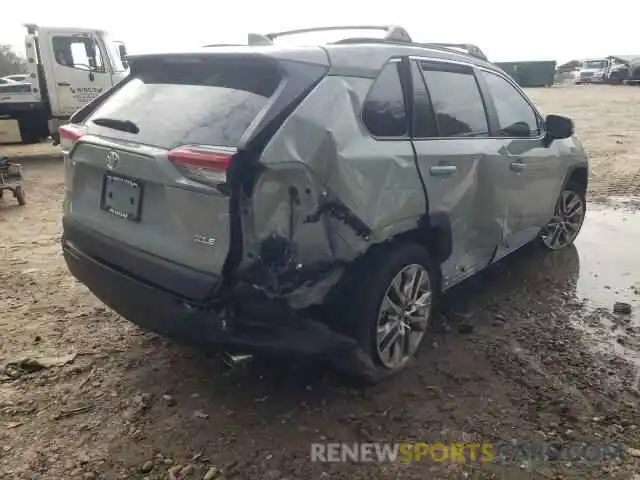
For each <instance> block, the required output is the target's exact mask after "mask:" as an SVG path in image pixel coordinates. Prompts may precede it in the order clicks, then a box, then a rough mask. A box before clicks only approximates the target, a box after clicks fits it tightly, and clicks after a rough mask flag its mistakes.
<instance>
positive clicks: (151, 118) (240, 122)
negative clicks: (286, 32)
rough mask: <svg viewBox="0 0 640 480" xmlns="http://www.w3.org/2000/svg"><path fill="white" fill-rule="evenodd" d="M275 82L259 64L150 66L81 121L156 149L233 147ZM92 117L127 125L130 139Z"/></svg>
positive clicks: (270, 69)
mask: <svg viewBox="0 0 640 480" xmlns="http://www.w3.org/2000/svg"><path fill="white" fill-rule="evenodd" d="M280 80H281V74H280V72H279V70H278V69H277V67H276V66H275V65H272V64H270V63H267V62H259V61H251V62H250V61H243V62H240V61H228V60H219V59H217V60H216V59H211V60H208V61H207V60H203V61H201V62H191V63H183V64H179V63H171V62H168V61H167V62H161V61H157V62H156V63H155V64H154V63H152V62H150V64H149V65H145V66H143V67H141V68H140V71H139V72H138V73H134V76H133V77H132V78H131V79H129V80H128V81H127V83H126V84H125V85H123V86H122V88H120V89H119V90H118V91H117V92H115V93H114V94H113V95H112V96H111V97H110V98H109V99H107V100H106V101H105V103H104V104H103V105H101V106H99V107H98V108H97V109H96V111H95V112H93V113H92V114H91V116H90V117H89V118H88V119H87V121H88V123H89V125H90V128H91V131H92V132H93V133H97V134H99V135H103V136H107V137H115V138H122V139H125V140H128V141H133V142H138V143H142V144H145V145H152V146H158V147H161V148H167V149H171V148H175V147H177V146H180V145H189V144H193V145H197V144H200V145H215V146H224V147H237V146H239V143H240V141H241V139H242V136H243V135H244V133H245V132H246V131H247V129H248V128H249V126H250V125H251V123H252V122H253V121H254V120H256V118H257V117H258V116H259V115H260V113H261V112H262V110H263V109H265V107H266V105H267V103H268V101H269V98H270V97H271V96H272V95H273V93H274V92H275V90H276V88H277V87H278V85H279V83H280ZM96 118H110V119H117V120H128V121H130V122H133V123H134V124H135V125H136V126H137V127H138V128H139V132H138V133H136V134H133V133H128V132H123V131H120V130H114V129H110V128H106V127H101V126H98V125H95V124H93V123H92V122H91V120H92V119H96Z"/></svg>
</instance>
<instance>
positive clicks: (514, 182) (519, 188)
mask: <svg viewBox="0 0 640 480" xmlns="http://www.w3.org/2000/svg"><path fill="white" fill-rule="evenodd" d="M478 75H479V79H480V81H481V82H482V84H483V85H484V86H485V88H486V89H487V91H488V93H489V95H487V98H488V99H489V103H490V105H491V107H492V108H491V111H492V112H493V114H494V115H495V121H496V123H497V125H496V132H495V134H496V135H497V137H498V138H500V139H502V140H500V142H501V146H500V148H499V150H498V152H497V158H496V161H497V163H498V164H500V163H501V164H502V165H503V167H502V171H503V175H502V176H503V180H502V181H503V182H504V185H503V186H504V189H503V190H504V192H505V194H506V196H505V200H506V201H505V205H506V207H508V208H507V214H506V223H505V225H507V226H508V228H507V229H506V231H505V234H506V235H505V239H504V240H505V245H504V247H505V248H504V253H505V254H506V253H508V252H509V251H512V250H514V249H517V248H519V247H521V246H522V245H524V244H525V243H528V242H530V241H531V240H533V239H534V238H535V237H536V236H537V235H538V233H539V231H540V229H541V228H542V227H543V226H544V225H546V223H547V222H548V221H549V219H550V218H551V216H552V215H553V209H554V206H555V203H556V200H557V196H556V192H558V191H559V189H560V183H561V181H562V175H561V173H562V165H561V161H560V157H559V155H558V152H557V149H556V148H555V147H554V146H553V145H552V146H551V147H545V146H544V143H543V137H544V132H543V130H542V121H541V116H540V114H538V113H537V112H536V111H535V109H534V108H533V107H532V105H531V104H530V103H529V102H528V101H527V99H526V98H525V97H524V96H523V95H522V94H521V93H520V91H519V89H518V88H516V87H515V85H513V83H512V82H511V81H510V80H508V79H507V78H506V77H503V76H502V75H499V74H497V73H494V72H490V71H487V70H478ZM505 172H506V173H505Z"/></svg>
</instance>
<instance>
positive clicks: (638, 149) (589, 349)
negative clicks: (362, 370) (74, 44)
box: [0, 86, 640, 480]
mask: <svg viewBox="0 0 640 480" xmlns="http://www.w3.org/2000/svg"><path fill="white" fill-rule="evenodd" d="M531 94H532V96H533V97H534V98H535V100H536V101H537V102H538V103H539V104H540V106H541V107H542V108H543V110H544V111H545V112H546V113H560V114H567V115H570V116H572V117H573V118H574V119H575V121H576V124H577V128H578V133H579V134H580V136H581V137H582V138H583V140H584V142H585V144H586V147H587V148H588V150H589V151H590V153H591V155H592V172H591V190H590V198H591V200H592V203H591V206H590V212H589V214H588V220H587V223H586V224H585V227H584V229H583V232H582V233H581V236H580V238H579V240H578V242H577V245H576V248H572V249H569V250H567V251H564V252H558V253H557V254H554V255H547V256H540V255H539V254H538V253H536V252H534V251H532V250H527V251H524V252H522V253H521V254H518V255H515V256H513V257H512V258H509V259H507V260H506V261H504V262H502V263H501V264H500V265H498V266H497V267H496V268H493V269H491V271H489V272H486V273H485V274H483V275H481V276H480V277H478V278H476V279H474V280H472V281H470V282H468V283H467V284H465V285H463V286H461V287H460V288H457V289H456V290H455V291H454V292H452V293H451V294H450V295H448V297H447V299H446V304H445V308H444V312H443V314H442V315H443V320H444V321H445V322H444V323H445V325H446V328H444V329H443V331H442V332H440V333H438V334H437V335H436V338H435V339H434V341H433V343H432V344H429V345H425V348H423V350H422V352H421V354H420V356H419V358H418V359H417V361H416V362H415V365H413V366H412V367H411V368H410V369H409V370H408V371H407V372H406V373H405V374H403V375H402V376H399V377H397V378H394V379H391V380H390V381H388V382H386V383H383V384H381V385H378V386H376V387H372V388H367V389H360V388H355V387H353V386H349V385H347V384H345V382H343V381H341V380H340V379H337V378H335V376H334V375H332V374H331V373H330V372H328V371H327V370H318V369H311V368H296V366H295V365H290V366H287V367H286V368H285V367H284V366H282V365H256V364H255V362H254V363H251V362H249V363H247V364H244V365H242V366H239V367H235V368H233V369H230V368H228V367H227V366H225V365H224V364H223V362H221V361H220V360H219V359H217V358H215V357H212V356H208V355H206V354H205V353H204V352H202V351H198V350H196V349H192V348H187V347H183V346H178V345H175V344H172V343H170V342H168V341H165V340H163V339H161V338H159V337H157V336H155V335H153V334H149V333H145V332H142V331H140V330H139V329H137V328H136V327H134V326H133V325H131V324H129V323H128V322H127V321H125V320H124V319H122V318H120V317H119V316H118V315H116V314H114V313H112V312H111V311H109V310H107V309H106V308H104V307H103V306H101V304H100V303H99V302H98V301H97V300H95V299H94V298H93V297H92V296H91V295H90V294H89V293H88V291H87V290H86V289H85V288H84V287H82V286H81V285H78V284H77V283H76V282H74V281H73V280H72V279H71V277H70V276H69V275H68V274H67V271H66V269H65V266H64V264H63V261H62V259H61V256H60V252H59V251H60V248H59V243H58V242H59V232H60V228H59V214H60V208H61V199H62V195H63V176H62V169H61V163H60V160H59V159H57V158H55V157H48V158H43V157H42V154H43V152H44V151H45V149H44V148H43V147H38V148H39V150H38V149H36V150H35V151H34V150H32V149H31V148H24V147H20V148H17V147H10V148H4V149H1V148H0V153H5V154H9V155H14V154H16V153H19V154H20V155H22V156H23V157H24V156H29V155H32V156H36V155H37V156H38V158H25V160H24V163H25V165H26V172H27V174H28V183H27V193H28V196H29V203H28V205H27V206H26V207H23V208H19V207H17V206H14V202H13V200H12V199H10V198H9V199H5V201H0V246H1V247H2V251H1V256H0V265H1V268H0V282H1V285H2V286H1V287H0V478H7V479H47V480H49V479H65V480H66V479H75V478H84V479H87V480H89V479H125V478H126V479H129V478H130V479H134V478H140V479H142V478H148V479H166V478H175V479H180V478H188V479H202V478H203V477H204V476H205V475H206V474H207V472H209V471H210V470H212V469H214V468H215V469H218V472H217V475H214V474H213V473H209V475H210V476H211V477H210V478H214V477H215V478H226V479H231V478H236V479H263V478H264V479H274V480H275V479H284V478H288V479H290V480H292V479H320V478H343V479H358V478H362V479H365V478H367V479H392V478H393V479H396V478H402V479H427V478H429V479H431V478H433V479H445V478H507V479H511V478H513V479H521V478H545V479H547V478H557V479H560V478H575V479H583V478H593V479H604V478H620V479H631V478H636V479H637V478H638V477H637V475H640V450H639V449H640V426H639V421H640V411H639V410H638V405H639V403H640V375H639V374H638V368H640V316H639V315H638V314H637V312H639V311H640V255H638V253H637V239H638V238H640V222H639V221H638V218H637V214H636V213H634V211H635V210H636V208H635V207H636V205H637V204H635V200H634V199H633V198H631V199H630V201H629V202H628V203H626V204H623V203H620V202H619V201H618V200H616V201H615V202H614V201H611V200H608V199H607V198H606V197H609V196H626V197H628V196H632V195H640V115H638V114H637V112H636V111H637V106H638V105H640V88H633V87H609V86H605V87H563V88H560V87H559V88H552V89H540V90H534V91H532V92H531ZM612 205H614V206H615V208H614V206H612ZM615 301H624V302H627V303H629V304H631V306H632V307H633V313H632V314H631V315H618V314H614V313H612V306H613V304H614V302H615ZM24 359H38V360H39V363H37V364H35V363H33V362H31V363H29V362H25V361H23V360H24ZM51 364H53V366H52V365H51ZM33 370H37V371H33ZM325 441H335V442H355V441H359V442H378V441H379V442H401V441H412V442H445V443H447V442H478V443H480V442H493V443H497V442H507V443H508V444H511V442H520V443H521V442H526V441H537V442H583V441H586V442H591V443H600V444H605V443H606V444H619V445H621V446H622V447H624V449H625V453H624V455H623V457H622V458H621V459H619V460H609V461H603V462H599V463H591V464H584V465H583V464H578V463H576V462H573V463H572V462H570V461H562V462H555V463H544V464H532V463H528V462H526V461H525V460H523V458H521V457H518V458H517V459H516V460H517V461H515V462H506V463H500V462H494V463H491V464H481V463H478V462H474V463H464V464H463V463H455V462H449V461H444V462H440V463H438V462H434V461H432V460H430V459H429V460H424V461H422V462H419V463H412V464H405V463H398V462H394V463H360V464H353V463H317V462H316V463H313V462H311V461H310V459H309V455H310V444H311V442H325ZM634 474H635V475H636V477H634ZM3 475H4V476H3ZM207 478H209V477H207Z"/></svg>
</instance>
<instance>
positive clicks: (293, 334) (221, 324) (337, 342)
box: [62, 222, 356, 357]
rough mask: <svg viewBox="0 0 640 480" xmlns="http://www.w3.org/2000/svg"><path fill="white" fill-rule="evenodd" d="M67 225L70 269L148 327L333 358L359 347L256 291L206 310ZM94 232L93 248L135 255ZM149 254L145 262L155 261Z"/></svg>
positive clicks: (191, 340)
mask: <svg viewBox="0 0 640 480" xmlns="http://www.w3.org/2000/svg"><path fill="white" fill-rule="evenodd" d="M63 225H64V234H63V238H62V250H63V254H64V259H65V261H66V263H67V266H68V268H69V271H70V272H71V274H72V275H73V276H74V277H75V278H76V279H77V280H79V281H80V282H81V283H83V284H84V285H85V286H87V288H89V290H90V291H91V292H92V293H93V294H94V295H95V296H96V297H98V298H99V299H100V300H101V301H102V302H103V303H104V304H106V305H107V306H109V307H110V308H111V309H113V310H114V311H115V312H117V313H118V314H120V315H121V316H123V317H124V318H126V319H128V320H129V321H131V322H133V323H135V324H137V325H139V326H141V327H142V328H144V329H147V330H151V331H154V332H157V333H159V334H162V335H164V336H167V337H170V338H173V339H176V340H178V341H181V342H183V343H188V344H193V345H199V346H204V347H208V346H215V347H217V348H224V349H225V350H227V351H229V352H242V353H268V354H277V355H287V354H294V355H305V356H329V357H334V356H336V355H339V356H342V355H340V354H346V355H347V356H350V355H351V354H352V353H353V352H354V351H355V349H356V342H355V341H354V340H352V339H351V338H349V337H346V336H344V335H342V334H340V333H337V332H335V331H333V330H331V329H330V328H329V327H327V326H326V325H325V324H323V323H321V322H319V321H316V320H313V319H311V318H307V317H301V316H299V315H298V314H296V312H295V311H293V310H291V309H290V308H288V307H287V306H286V304H285V303H284V302H276V301H269V300H266V299H264V298H263V297H261V295H259V294H258V293H257V292H255V291H246V292H240V291H237V292H235V294H234V295H233V296H230V297H229V298H230V299H229V300H228V301H227V304H226V305H223V306H222V308H221V309H220V310H219V311H218V312H214V311H212V310H211V309H205V308H204V307H203V306H202V305H201V304H198V303H197V302H193V301H191V300H189V299H188V298H185V297H184V296H182V295H179V294H176V293H175V292H171V291H168V290H166V289H163V288H160V287H159V286H158V285H154V284H153V283H151V282H150V281H147V280H146V279H142V278H136V277H134V276H133V275H131V274H130V273H129V272H127V271H124V270H122V269H121V268H119V267H114V266H113V265H110V264H107V263H106V262H104V261H103V260H102V259H100V258H96V257H95V256H94V255H91V254H90V253H89V252H88V251H87V250H86V249H83V248H82V246H81V245H87V240H86V238H85V237H84V236H83V235H86V234H87V232H86V231H83V229H82V228H80V227H78V226H77V225H73V224H71V223H69V222H63ZM91 235H92V239H93V242H95V243H93V244H92V245H93V246H92V250H93V248H105V247H106V244H109V246H108V248H110V249H111V252H110V253H111V254H112V255H115V256H124V257H126V256H127V255H130V254H131V253H130V252H128V247H126V246H123V245H119V246H118V245H116V244H114V243H113V241H112V240H107V239H105V238H101V237H102V236H101V235H100V234H98V233H95V232H92V233H91ZM77 239H79V240H80V241H77ZM97 251H98V252H99V251H100V250H97ZM150 258H151V257H149V258H146V259H145V260H144V261H145V262H153V260H151V259H150ZM148 268H150V269H152V270H153V268H154V267H152V266H150V265H149V266H148ZM158 268H161V267H158ZM172 275H174V276H175V275H176V273H175V272H174V273H173V274H172ZM177 275H178V276H177V277H176V281H179V278H178V277H179V276H180V275H181V276H182V277H183V281H184V283H186V284H189V282H192V281H193V279H192V278H189V276H188V275H189V274H187V273H186V271H183V272H182V273H181V274H177ZM152 278H153V277H152Z"/></svg>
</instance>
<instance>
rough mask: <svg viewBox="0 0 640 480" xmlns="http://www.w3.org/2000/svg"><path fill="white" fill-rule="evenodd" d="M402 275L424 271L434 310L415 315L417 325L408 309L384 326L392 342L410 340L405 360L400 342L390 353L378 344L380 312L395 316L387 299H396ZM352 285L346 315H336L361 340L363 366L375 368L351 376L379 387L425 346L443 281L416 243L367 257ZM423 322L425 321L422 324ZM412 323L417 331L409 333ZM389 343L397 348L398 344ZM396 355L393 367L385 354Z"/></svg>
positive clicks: (345, 296)
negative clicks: (363, 356)
mask: <svg viewBox="0 0 640 480" xmlns="http://www.w3.org/2000/svg"><path fill="white" fill-rule="evenodd" d="M403 272H406V273H407V274H409V275H407V277H408V278H409V276H410V274H411V272H416V273H417V272H421V274H420V275H421V276H422V279H423V282H422V286H423V287H425V286H426V285H427V284H428V285H429V288H430V293H431V294H430V303H429V306H428V307H426V308H418V311H417V312H416V313H419V314H418V315H416V317H415V318H416V321H415V322H411V321H410V318H407V317H406V313H407V311H408V309H405V310H404V312H403V314H405V317H404V319H400V318H398V317H396V318H395V319H393V320H389V321H388V322H386V323H385V324H384V325H386V327H385V328H389V329H390V331H389V332H388V333H387V339H389V338H391V336H395V335H396V333H397V334H399V335H400V337H401V338H404V340H406V341H407V344H404V345H403V346H405V347H408V348H407V350H408V353H406V352H403V353H402V354H401V355H400V354H398V353H400V352H402V350H401V349H400V343H399V342H400V340H398V342H397V343H395V346H390V347H389V348H388V349H386V350H385V349H384V348H383V347H384V345H381V344H380V342H379V341H378V340H379V339H378V329H379V318H380V315H381V310H382V309H383V308H384V309H386V310H387V313H391V312H392V311H394V309H393V308H387V307H390V300H389V298H387V295H390V296H392V297H394V300H397V298H396V297H395V296H394V294H393V292H392V291H391V290H392V288H393V285H394V281H395V282H398V281H399V279H400V276H401V274H402V273H403ZM350 284H351V288H347V289H346V291H345V292H344V294H343V295H342V298H343V299H345V301H344V302H340V304H341V305H343V309H342V315H340V314H339V313H338V312H336V313H337V314H338V315H339V316H340V317H341V325H342V328H341V329H342V330H343V333H346V334H347V335H349V336H351V337H352V338H354V339H355V340H356V341H357V343H358V345H359V347H360V349H361V351H362V352H363V353H364V354H365V355H366V357H367V358H366V359H365V360H366V362H364V363H366V364H367V365H369V366H371V365H373V368H372V369H371V368H369V371H366V372H365V371H362V372H353V371H351V372H349V373H350V374H352V375H353V374H355V376H356V377H359V378H360V379H362V380H365V381H367V382H369V383H376V382H378V381H380V380H382V379H384V378H387V377H389V376H391V375H394V374H397V373H399V372H400V371H402V370H403V369H404V367H405V366H406V365H407V364H408V363H409V362H410V361H411V359H412V357H413V356H414V355H415V354H416V352H417V350H418V348H419V346H420V344H421V343H422V342H423V341H424V339H425V338H426V337H428V336H429V335H430V333H431V332H430V327H431V325H432V318H433V314H434V311H435V308H436V306H437V303H438V299H439V296H440V276H439V274H438V270H437V269H436V267H435V265H434V263H433V261H432V260H431V257H430V255H429V253H428V252H427V250H426V249H425V248H423V247H421V246H420V245H418V244H417V243H413V242H410V243H409V242H407V243H391V244H389V245H388V246H384V247H379V248H378V250H377V251H375V252H371V253H370V254H368V255H367V256H366V257H365V258H363V259H362V261H361V263H360V265H358V267H357V268H356V269H355V275H354V276H352V277H351V281H350ZM418 296H419V295H418ZM423 300H424V298H423ZM383 304H384V305H386V307H385V306H383ZM416 304H419V302H416ZM421 314H422V315H421ZM418 318H420V320H419V321H418V320H417V319H418ZM381 321H382V320H381ZM411 323H413V327H414V329H413V330H411V329H408V327H409V325H410V324H411ZM394 324H395V326H394ZM401 332H404V334H403V333H401ZM407 334H408V336H406V335H407ZM387 344H392V345H393V344H394V342H388V343H387ZM385 345H386V344H385ZM391 350H394V352H396V353H397V354H398V355H397V356H396V359H395V360H396V361H395V362H391V358H389V357H390V356H386V355H385V354H384V353H390V352H391ZM381 351H382V352H384V353H381ZM364 363H363V364H364Z"/></svg>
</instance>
